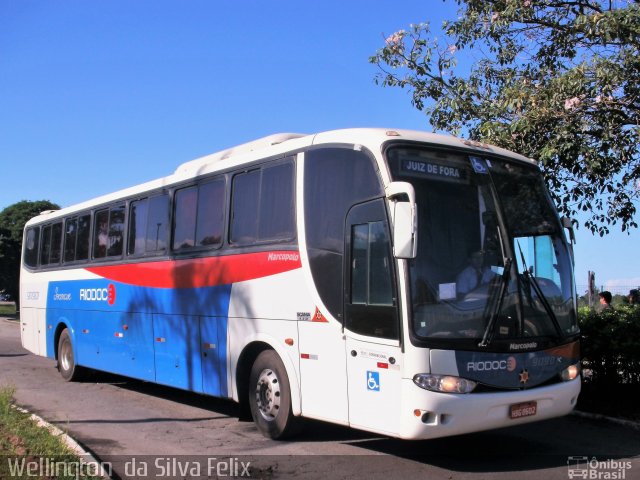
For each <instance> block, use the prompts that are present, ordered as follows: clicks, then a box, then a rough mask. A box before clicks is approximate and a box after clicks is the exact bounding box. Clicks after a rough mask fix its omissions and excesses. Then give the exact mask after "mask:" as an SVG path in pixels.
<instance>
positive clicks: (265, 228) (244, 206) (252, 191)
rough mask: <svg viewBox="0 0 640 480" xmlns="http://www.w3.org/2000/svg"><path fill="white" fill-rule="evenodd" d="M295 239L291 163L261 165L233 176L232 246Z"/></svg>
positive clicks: (292, 171)
mask: <svg viewBox="0 0 640 480" xmlns="http://www.w3.org/2000/svg"><path fill="white" fill-rule="evenodd" d="M294 237H295V194H294V168H293V163H291V162H285V163H278V164H275V165H268V166H264V167H262V168H260V169H258V170H253V171H250V172H246V173H239V174H237V175H235V176H234V177H233V184H232V199H231V233H230V237H229V240H230V242H231V243H233V244H237V245H248V244H251V243H254V242H268V241H285V240H292V239H293V238H294Z"/></svg>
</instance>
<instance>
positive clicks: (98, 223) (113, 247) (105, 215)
mask: <svg viewBox="0 0 640 480" xmlns="http://www.w3.org/2000/svg"><path fill="white" fill-rule="evenodd" d="M123 242H124V205H119V206H116V207H111V208H110V209H109V210H101V211H99V212H97V213H96V216H95V228H94V233H93V257H94V258H104V257H115V256H119V255H122V246H123Z"/></svg>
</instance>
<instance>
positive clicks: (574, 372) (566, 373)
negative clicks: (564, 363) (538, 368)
mask: <svg viewBox="0 0 640 480" xmlns="http://www.w3.org/2000/svg"><path fill="white" fill-rule="evenodd" d="M579 374H580V363H575V364H573V365H569V366H568V367H567V368H565V369H564V370H563V371H562V372H561V373H560V376H561V377H562V380H564V381H565V382H568V381H570V380H573V379H574V378H576V377H577V376H578V375H579Z"/></svg>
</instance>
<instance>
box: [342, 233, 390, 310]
mask: <svg viewBox="0 0 640 480" xmlns="http://www.w3.org/2000/svg"><path fill="white" fill-rule="evenodd" d="M392 292H393V291H392V286H391V259H390V256H389V240H388V237H387V232H386V229H385V225H384V223H383V222H371V223H365V224H361V225H354V226H353V227H352V231H351V303H352V304H360V305H393V293H392Z"/></svg>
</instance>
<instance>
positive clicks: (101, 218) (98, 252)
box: [93, 210, 109, 258]
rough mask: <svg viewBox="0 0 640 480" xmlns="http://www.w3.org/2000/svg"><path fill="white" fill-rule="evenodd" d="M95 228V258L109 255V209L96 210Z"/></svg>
mask: <svg viewBox="0 0 640 480" xmlns="http://www.w3.org/2000/svg"><path fill="white" fill-rule="evenodd" d="M94 224H95V226H94V229H93V258H104V257H106V256H107V241H108V234H109V210H101V211H99V212H96V215H95V222H94Z"/></svg>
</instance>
